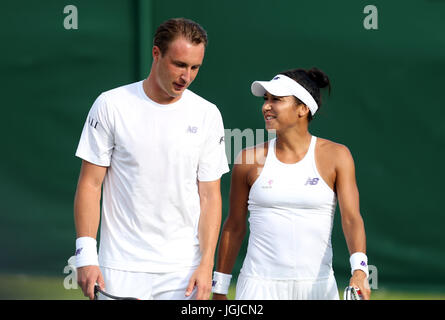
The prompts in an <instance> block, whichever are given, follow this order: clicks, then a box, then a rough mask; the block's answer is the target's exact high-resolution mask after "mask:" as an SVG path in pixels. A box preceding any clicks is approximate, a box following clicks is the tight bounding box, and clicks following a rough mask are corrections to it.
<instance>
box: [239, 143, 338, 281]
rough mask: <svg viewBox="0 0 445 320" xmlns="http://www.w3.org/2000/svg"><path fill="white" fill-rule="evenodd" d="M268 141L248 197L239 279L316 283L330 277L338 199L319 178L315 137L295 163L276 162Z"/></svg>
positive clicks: (271, 144) (272, 144)
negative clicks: (246, 241) (247, 225)
mask: <svg viewBox="0 0 445 320" xmlns="http://www.w3.org/2000/svg"><path fill="white" fill-rule="evenodd" d="M275 141H276V139H272V140H270V141H269V149H268V153H267V157H266V162H265V164H264V168H263V170H262V172H261V174H260V176H259V177H258V178H257V180H256V181H255V182H254V184H253V185H252V187H251V189H250V193H249V202H248V204H249V206H248V209H249V211H250V217H249V223H250V236H249V244H248V249H247V255H246V258H245V260H244V264H243V267H242V269H241V272H242V274H243V275H247V276H254V277H259V278H264V279H287V280H289V279H294V280H316V279H323V278H327V277H329V276H330V275H332V274H333V270H332V246H331V232H332V225H333V221H334V213H335V209H336V205H337V198H336V195H335V193H334V191H333V190H332V189H331V188H330V187H329V186H328V185H327V184H326V182H325V181H324V180H323V179H322V177H321V176H320V174H319V172H318V170H317V167H316V164H315V157H314V150H315V144H316V141H317V138H316V137H315V136H312V139H311V143H310V146H309V149H308V152H307V153H306V155H305V156H304V158H303V159H302V160H300V161H299V162H297V163H294V164H286V163H283V162H280V161H279V160H278V159H277V157H276V155H275Z"/></svg>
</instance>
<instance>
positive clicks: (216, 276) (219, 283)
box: [212, 271, 232, 294]
mask: <svg viewBox="0 0 445 320" xmlns="http://www.w3.org/2000/svg"><path fill="white" fill-rule="evenodd" d="M231 279H232V275H231V274H226V273H221V272H216V271H214V272H213V281H212V292H213V293H218V294H227V293H228V292H229V286H230V280H231Z"/></svg>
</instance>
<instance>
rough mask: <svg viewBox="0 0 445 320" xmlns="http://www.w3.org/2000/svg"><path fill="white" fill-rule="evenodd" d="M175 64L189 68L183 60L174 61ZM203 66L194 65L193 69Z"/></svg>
mask: <svg viewBox="0 0 445 320" xmlns="http://www.w3.org/2000/svg"><path fill="white" fill-rule="evenodd" d="M172 61H173V63H174V64H179V65H183V66H189V64H188V63H185V62H184V61H181V60H172ZM201 65H202V64H196V65H193V66H192V67H200V66H201Z"/></svg>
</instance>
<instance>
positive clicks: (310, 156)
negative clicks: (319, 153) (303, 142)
mask: <svg viewBox="0 0 445 320" xmlns="http://www.w3.org/2000/svg"><path fill="white" fill-rule="evenodd" d="M316 143H317V137H316V136H312V137H311V144H310V145H309V149H308V150H307V158H308V159H311V160H315V145H316Z"/></svg>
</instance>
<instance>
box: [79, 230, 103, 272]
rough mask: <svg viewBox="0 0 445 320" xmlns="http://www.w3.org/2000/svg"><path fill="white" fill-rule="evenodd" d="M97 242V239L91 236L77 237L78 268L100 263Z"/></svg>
mask: <svg viewBox="0 0 445 320" xmlns="http://www.w3.org/2000/svg"><path fill="white" fill-rule="evenodd" d="M96 243H97V242H96V239H94V238H91V237H80V238H77V239H76V254H75V255H76V268H80V267H84V266H98V265H99V259H98V257H97V249H96Z"/></svg>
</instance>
